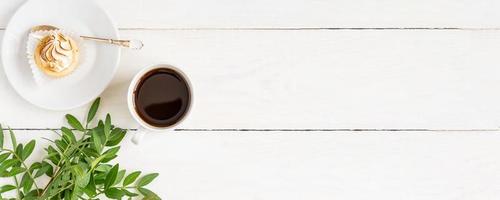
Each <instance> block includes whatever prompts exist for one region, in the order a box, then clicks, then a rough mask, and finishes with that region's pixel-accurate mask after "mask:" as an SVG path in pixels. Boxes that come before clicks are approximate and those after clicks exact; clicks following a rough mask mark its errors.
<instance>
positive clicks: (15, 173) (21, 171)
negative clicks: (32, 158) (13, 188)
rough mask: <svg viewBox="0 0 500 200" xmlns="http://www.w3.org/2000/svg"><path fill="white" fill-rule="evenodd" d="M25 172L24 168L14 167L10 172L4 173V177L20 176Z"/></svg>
mask: <svg viewBox="0 0 500 200" xmlns="http://www.w3.org/2000/svg"><path fill="white" fill-rule="evenodd" d="M25 171H26V168H23V167H12V169H11V170H10V171H7V172H5V173H2V177H11V176H15V175H18V174H20V173H23V172H25Z"/></svg>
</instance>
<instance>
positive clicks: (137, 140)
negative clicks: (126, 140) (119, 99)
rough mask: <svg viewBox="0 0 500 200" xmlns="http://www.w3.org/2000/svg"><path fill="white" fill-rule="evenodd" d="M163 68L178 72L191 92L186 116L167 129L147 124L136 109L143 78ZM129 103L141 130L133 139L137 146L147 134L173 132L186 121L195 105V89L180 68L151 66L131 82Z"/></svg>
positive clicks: (128, 96) (131, 112)
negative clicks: (138, 88) (138, 90)
mask: <svg viewBox="0 0 500 200" xmlns="http://www.w3.org/2000/svg"><path fill="white" fill-rule="evenodd" d="M161 68H163V69H170V70H173V71H175V72H177V74H179V75H180V76H182V77H183V78H184V80H185V81H186V85H187V86H188V91H189V95H190V98H189V103H188V106H187V110H186V111H185V113H184V116H183V117H182V118H181V119H179V121H177V122H176V123H174V124H172V125H170V126H167V127H157V126H153V125H151V124H148V123H147V122H145V121H144V120H143V119H142V118H141V117H140V116H139V114H138V113H137V109H136V105H135V93H136V92H135V91H136V90H137V86H138V85H139V83H140V82H141V80H142V79H143V77H144V76H145V75H146V74H147V73H148V72H150V71H153V70H156V69H161ZM127 103H128V110H129V111H130V114H131V115H132V117H133V118H134V119H135V121H137V123H139V128H138V129H137V133H136V134H135V135H134V137H132V142H133V143H135V144H139V143H140V141H141V140H142V138H143V137H144V134H145V133H148V132H160V131H166V130H171V129H173V128H174V127H175V126H177V125H179V124H180V123H181V122H182V121H184V119H186V117H187V115H188V114H189V112H190V111H191V106H192V104H193V87H192V85H191V82H190V81H189V79H188V77H187V76H186V74H184V72H182V71H181V70H180V69H179V68H177V67H174V66H172V65H169V64H156V65H150V66H146V67H145V68H143V69H142V70H141V71H140V72H139V73H137V74H136V75H135V76H134V78H133V79H132V81H131V82H130V86H129V88H128V93H127Z"/></svg>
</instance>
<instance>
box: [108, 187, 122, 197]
mask: <svg viewBox="0 0 500 200" xmlns="http://www.w3.org/2000/svg"><path fill="white" fill-rule="evenodd" d="M104 194H106V197H108V198H110V199H121V198H122V197H123V196H125V192H123V191H122V190H120V189H118V188H109V189H107V190H106V191H105V192H104Z"/></svg>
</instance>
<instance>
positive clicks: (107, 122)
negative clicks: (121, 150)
mask: <svg viewBox="0 0 500 200" xmlns="http://www.w3.org/2000/svg"><path fill="white" fill-rule="evenodd" d="M110 131H111V115H109V113H108V114H107V115H106V120H105V121H104V135H106V138H109V132H110Z"/></svg>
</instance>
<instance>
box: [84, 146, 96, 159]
mask: <svg viewBox="0 0 500 200" xmlns="http://www.w3.org/2000/svg"><path fill="white" fill-rule="evenodd" d="M82 151H83V153H85V155H87V156H88V157H94V158H97V157H99V156H100V155H99V153H97V152H96V151H95V149H91V148H84V149H83V150H82Z"/></svg>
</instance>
